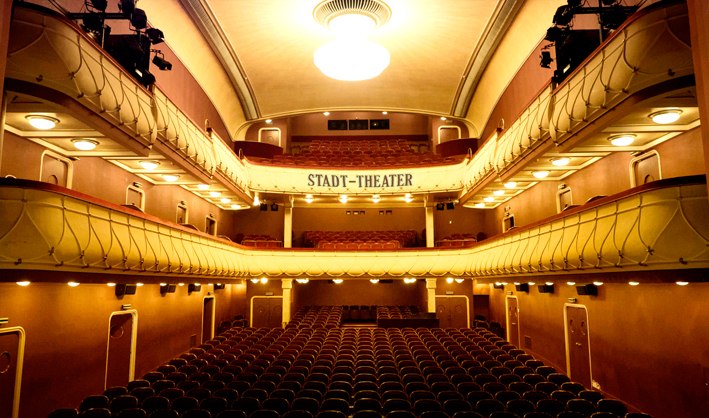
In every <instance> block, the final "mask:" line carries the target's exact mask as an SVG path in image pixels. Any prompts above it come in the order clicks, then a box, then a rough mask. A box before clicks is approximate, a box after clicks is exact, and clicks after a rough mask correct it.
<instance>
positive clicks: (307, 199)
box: [305, 194, 313, 203]
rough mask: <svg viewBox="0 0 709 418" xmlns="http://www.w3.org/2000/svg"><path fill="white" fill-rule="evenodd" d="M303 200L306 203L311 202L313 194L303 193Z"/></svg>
mask: <svg viewBox="0 0 709 418" xmlns="http://www.w3.org/2000/svg"><path fill="white" fill-rule="evenodd" d="M305 202H306V203H313V195H311V194H306V195H305Z"/></svg>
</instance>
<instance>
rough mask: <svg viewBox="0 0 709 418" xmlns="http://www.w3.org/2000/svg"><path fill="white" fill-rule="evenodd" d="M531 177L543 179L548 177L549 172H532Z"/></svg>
mask: <svg viewBox="0 0 709 418" xmlns="http://www.w3.org/2000/svg"><path fill="white" fill-rule="evenodd" d="M532 175H533V176H534V178H537V179H543V178H546V177H547V176H548V175H549V172H548V171H546V170H539V171H532Z"/></svg>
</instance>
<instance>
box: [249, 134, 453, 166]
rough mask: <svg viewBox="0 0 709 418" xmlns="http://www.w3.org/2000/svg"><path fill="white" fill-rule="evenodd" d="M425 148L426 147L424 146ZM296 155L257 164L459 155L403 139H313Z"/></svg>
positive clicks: (395, 161)
mask: <svg viewBox="0 0 709 418" xmlns="http://www.w3.org/2000/svg"><path fill="white" fill-rule="evenodd" d="M424 148H427V147H424ZM299 149H300V152H299V153H297V154H280V155H274V156H273V159H270V160H268V159H258V162H259V163H274V164H281V165H306V166H334V167H400V166H412V165H443V164H455V163H459V162H460V161H462V157H443V156H440V155H437V154H434V153H432V152H430V151H428V150H426V151H423V152H421V149H422V147H421V144H420V143H418V142H412V141H407V140H405V139H383V138H381V139H380V138H367V139H336V138H332V139H313V140H311V141H310V142H309V143H308V145H307V147H305V146H301V147H299Z"/></svg>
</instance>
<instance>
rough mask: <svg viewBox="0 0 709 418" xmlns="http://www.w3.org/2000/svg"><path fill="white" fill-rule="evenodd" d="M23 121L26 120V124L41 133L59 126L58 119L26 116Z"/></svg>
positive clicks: (43, 116)
mask: <svg viewBox="0 0 709 418" xmlns="http://www.w3.org/2000/svg"><path fill="white" fill-rule="evenodd" d="M25 119H27V122H28V123H29V124H30V125H31V126H32V127H33V128H35V129H39V130H41V131H46V130H49V129H54V127H55V126H57V125H58V124H59V119H57V118H53V117H51V116H45V115H27V116H25Z"/></svg>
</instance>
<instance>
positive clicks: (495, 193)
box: [492, 190, 505, 196]
mask: <svg viewBox="0 0 709 418" xmlns="http://www.w3.org/2000/svg"><path fill="white" fill-rule="evenodd" d="M492 194H494V195H495V196H502V195H504V194H505V191H504V190H495V191H494V192H492Z"/></svg>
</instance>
